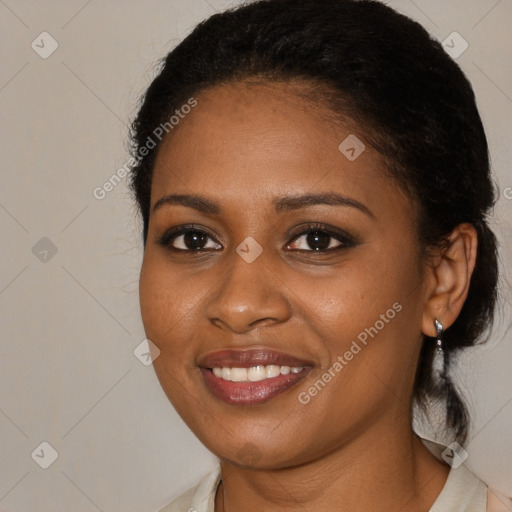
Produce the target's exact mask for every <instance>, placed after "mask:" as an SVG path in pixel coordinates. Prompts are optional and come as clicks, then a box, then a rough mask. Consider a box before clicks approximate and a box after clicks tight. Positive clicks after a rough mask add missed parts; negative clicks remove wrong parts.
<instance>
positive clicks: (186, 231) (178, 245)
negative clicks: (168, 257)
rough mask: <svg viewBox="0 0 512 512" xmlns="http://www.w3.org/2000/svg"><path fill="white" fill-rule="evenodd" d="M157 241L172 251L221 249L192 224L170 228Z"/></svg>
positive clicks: (205, 233)
mask: <svg viewBox="0 0 512 512" xmlns="http://www.w3.org/2000/svg"><path fill="white" fill-rule="evenodd" d="M158 243H159V244H160V245H162V246H163V247H166V248H168V249H171V250H174V251H188V252H200V251H211V250H219V249H222V245H220V244H219V243H218V242H216V241H215V240H214V239H213V238H212V237H211V236H210V235H209V234H208V233H207V232H206V231H204V230H202V229H199V228H195V227H194V226H181V227H179V228H176V229H171V230H170V231H167V232H166V233H164V235H163V236H162V237H161V238H159V240H158Z"/></svg>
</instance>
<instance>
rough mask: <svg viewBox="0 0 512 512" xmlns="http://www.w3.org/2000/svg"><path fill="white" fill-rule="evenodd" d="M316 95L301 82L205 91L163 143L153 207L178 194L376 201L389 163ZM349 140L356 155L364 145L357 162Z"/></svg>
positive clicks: (226, 86)
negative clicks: (310, 195) (317, 194)
mask: <svg viewBox="0 0 512 512" xmlns="http://www.w3.org/2000/svg"><path fill="white" fill-rule="evenodd" d="M310 93H311V89H309V88H308V86H307V84H306V85H304V84H301V83H298V82H295V83H293V82H292V83H281V82H278V83H262V82H252V83H247V82H244V83H233V84H231V83H230V84H223V85H219V86H216V87H212V88H210V89H207V90H205V91H203V92H202V93H201V94H199V95H198V96H197V97H196V98H195V99H196V100H197V106H195V107H194V109H192V111H191V112H190V113H188V114H187V115H186V116H184V118H183V119H182V120H180V123H179V125H178V126H177V127H176V128H175V129H174V130H173V131H172V132H170V134H169V136H168V137H167V138H165V139H164V141H163V143H162V147H161V148H160V150H159V153H158V158H157V161H156V165H155V169H154V176H153V186H152V190H153V193H152V204H154V203H155V202H156V200H158V197H157V196H158V195H161V194H164V193H171V192H174V193H176V192H178V193H191V192H193V193H202V194H207V195H217V196H219V197H222V198H224V199H225V200H226V201H229V200H232V201H233V202H237V203H240V202H241V201H244V202H247V201H251V202H255V201H257V200H259V199H261V200H262V201H263V200H265V199H268V198H269V197H270V196H274V197H275V196H278V195H282V193H283V191H287V192H290V193H295V192H296V193H304V192H310V191H316V190H317V189H318V190H320V189H322V191H325V190H337V191H339V192H342V193H344V194H352V195H357V197H358V199H360V200H361V201H365V200H366V201H374V200H375V197H376V195H378V194H379V193H380V190H379V187H382V186H384V185H385V182H386V181H387V182H389V180H385V178H384V173H382V170H383V166H384V161H383V159H382V158H381V156H380V155H379V153H377V152H376V151H375V150H374V149H373V148H372V147H371V146H370V145H369V144H368V143H367V140H366V139H365V135H364V132H362V130H361V129H358V128H357V126H355V124H354V123H344V122H342V121H340V120H337V119H335V117H334V115H333V112H332V111H331V110H330V109H329V108H328V107H327V106H326V104H325V103H324V102H321V101H314V100H313V99H312V98H311V94H310ZM347 125H349V126H347ZM346 140H348V141H349V142H348V145H349V146H350V145H352V146H354V142H355V144H356V146H354V147H355V150H356V151H357V152H360V151H361V149H362V148H364V150H363V151H362V152H361V153H360V155H359V156H357V158H356V159H349V158H347V155H348V156H351V155H352V156H353V153H352V154H351V153H348V154H347V153H346V151H345V150H346V146H347V144H344V143H343V141H346ZM358 141H359V142H358ZM358 143H359V146H357V144H358ZM340 144H342V150H340ZM349 149H350V148H349ZM387 186H389V183H387ZM394 188H395V189H396V186H394Z"/></svg>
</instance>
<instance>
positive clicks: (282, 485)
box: [215, 427, 450, 512]
mask: <svg viewBox="0 0 512 512" xmlns="http://www.w3.org/2000/svg"><path fill="white" fill-rule="evenodd" d="M395 431H396V428H395ZM389 432H393V430H388V435H387V436H384V435H383V434H382V433H380V435H378V434H379V433H375V429H372V434H373V435H372V436H370V435H362V436H359V437H358V438H357V439H355V440H353V441H352V442H351V443H350V444H348V445H346V446H343V447H341V448H339V449H336V450H334V451H333V452H331V453H330V454H328V455H327V456H324V457H322V458H319V459H317V460H314V461H310V462H308V463H305V464H301V465H297V466H294V467H289V468H284V469H244V468H240V467H237V466H234V465H233V464H231V463H229V462H227V461H221V472H222V482H221V484H220V486H219V488H218V491H217V495H216V499H215V512H232V511H237V510H244V511H246V512H256V511H258V512H260V511H261V510H265V511H269V512H272V511H278V510H279V511H283V510H290V511H291V510H297V509H303V510H333V509H335V510H337V511H339V512H348V511H350V512H367V511H368V510H379V511H380V512H396V511H397V510H404V512H405V511H407V512H420V511H425V510H429V509H430V507H431V506H432V504H433V503H434V502H435V500H436V498H437V497H438V496H439V494H440V492H441V490H442V488H443V486H444V484H445V482H446V478H447V477H448V473H449V469H450V468H449V466H446V465H445V464H442V463H441V462H439V461H438V460H437V459H436V458H435V457H434V456H433V455H432V454H431V453H430V452H429V451H428V450H427V448H425V446H424V445H423V444H422V443H421V441H420V439H419V438H418V437H417V436H416V435H415V434H414V433H413V432H412V431H411V430H410V428H409V427H408V428H407V431H406V432H405V435H401V436H398V435H396V434H395V435H390V434H389Z"/></svg>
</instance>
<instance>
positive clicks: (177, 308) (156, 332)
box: [139, 252, 204, 355]
mask: <svg viewBox="0 0 512 512" xmlns="http://www.w3.org/2000/svg"><path fill="white" fill-rule="evenodd" d="M189 281H190V280H186V279H184V277H183V276H182V275H180V273H179V272H170V271H169V269H168V268H167V265H166V263H165V261H163V260H162V259H161V258H159V257H158V256H157V255H155V254H154V253H151V252H148V253H146V254H145V255H144V261H143V264H142V268H141V274H140V280H139V295H140V307H141V316H142V322H143V324H144V329H145V331H146V335H147V337H148V338H149V339H150V340H152V341H153V342H154V343H155V344H156V345H157V346H158V347H159V348H160V350H161V351H162V352H163V355H165V354H166V353H171V352H172V353H174V352H178V351H179V352H180V353H181V354H183V351H186V349H187V347H189V346H191V344H190V343H186V340H188V339H190V336H191V333H192V332H193V326H194V325H197V322H198V319H197V318H196V316H197V307H194V306H195V305H197V304H198V303H199V302H200V299H201V295H202V294H204V289H202V288H201V287H200V286H196V285H197V282H196V283H193V282H189Z"/></svg>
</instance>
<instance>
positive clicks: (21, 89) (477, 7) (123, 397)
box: [0, 0, 512, 512]
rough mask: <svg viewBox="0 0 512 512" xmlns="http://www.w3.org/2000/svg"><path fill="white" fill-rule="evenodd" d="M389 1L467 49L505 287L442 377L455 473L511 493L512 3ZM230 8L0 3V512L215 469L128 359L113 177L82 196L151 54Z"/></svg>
mask: <svg viewBox="0 0 512 512" xmlns="http://www.w3.org/2000/svg"><path fill="white" fill-rule="evenodd" d="M299 1H300V0H299ZM388 3H389V4H390V5H391V6H393V7H395V8H396V9H398V10H399V11H401V12H403V13H405V14H408V15H409V16H411V17H412V18H414V19H416V20H418V21H419V22H420V23H421V24H423V26H425V27H426V29H427V30H428V31H429V32H430V33H431V34H432V35H433V36H434V37H436V38H437V39H439V40H441V41H443V40H445V39H446V38H447V37H448V36H450V35H451V34H452V33H453V32H457V33H458V34H460V36H461V37H462V38H463V39H464V41H466V42H467V44H468V47H467V49H466V50H465V51H464V52H463V53H462V54H461V55H460V56H458V57H457V58H456V59H457V62H458V63H459V65H460V66H461V67H462V69H463V70H464V71H465V72H466V74H467V75H468V77H469V78H470V80H471V82H472V84H473V87H474V90H475V93H476V96H477V98H478V105H479V108H480V110H481V115H482V118H483V122H484V124H485V128H486V131H487V134H488V139H489V144H490V149H491V155H492V164H493V170H494V172H495V176H496V180H497V184H498V188H499V194H500V198H499V201H498V204H497V208H496V217H495V219H494V221H493V225H494V226H495V229H496V232H497V234H498V237H499V239H500V243H501V255H502V261H503V267H504V272H505V274H507V273H508V276H506V275H505V279H504V281H503V283H504V284H503V286H502V296H503V300H502V302H501V305H500V314H499V319H498V322H497V325H496V329H495V331H494V333H493V334H492V336H491V338H490V341H489V342H488V343H487V344H486V345H484V346H481V347H478V348H476V349H473V350H470V351H469V352H467V353H465V354H464V355H463V356H462V357H461V358H460V360H459V364H458V365H457V367H456V369H455V373H456V379H457V382H458V383H459V384H460V385H461V386H462V387H463V389H464V390H465V396H466V397H467V399H468V402H469V404H470V406H471V411H472V416H473V430H472V433H471V436H470V442H469V444H468V445H467V446H466V450H467V452H468V454H469V456H468V459H467V461H466V464H467V465H468V466H469V467H470V468H471V469H472V470H473V471H474V472H475V473H476V474H477V475H478V476H480V477H481V478H482V479H484V480H485V481H486V482H488V483H489V484H491V485H492V486H494V487H496V488H497V489H499V490H501V492H503V493H505V494H508V495H510V496H512V435H511V430H512V429H511V424H512V386H511V384H512V376H511V371H510V368H511V361H512V343H511V342H512V332H511V329H510V324H511V315H510V306H509V302H508V300H509V296H510V291H509V285H508V284H507V283H508V282H510V271H509V270H508V269H509V268H511V265H510V263H511V261H512V236H511V235H512V226H511V219H512V188H511V187H512V174H511V171H510V161H511V160H512V153H511V147H512V134H511V132H512V130H511V113H512V74H511V67H510V63H511V62H512V58H511V57H512V55H511V54H512V51H511V50H512V38H511V31H510V26H511V22H512V2H511V1H510V0H500V1H498V0H448V1H447V0H429V1H427V0H415V1H412V0H393V1H389V2H388ZM229 5H236V2H235V3H228V2H225V1H224V0H208V1H206V0H145V1H135V0H130V1H122V0H111V1H109V2H101V1H99V0H89V1H87V0H66V1H64V0H47V1H45V2H38V1H36V0H0V39H1V41H2V50H1V52H2V64H1V68H0V69H1V72H0V73H1V75H0V118H1V126H2V131H1V155H2V157H1V158H2V160H1V161H2V169H1V187H0V227H1V235H2V236H1V241H2V243H1V246H0V251H1V254H2V257H1V261H0V311H1V326H0V333H1V348H0V350H1V352H0V433H1V439H0V510H2V511H6V512H7V511H9V512H29V511H30V512H55V511H57V510H72V511H74V512H82V511H83V512H89V511H90V512H94V511H97V510H100V511H104V512H121V511H122V512H135V511H155V510H158V509H159V508H160V507H162V506H163V505H164V504H166V503H168V502H169V501H170V500H171V498H173V497H175V496H177V495H178V494H180V493H181V492H183V491H184V490H185V489H186V488H188V487H189V486H191V485H192V484H194V483H195V482H196V481H197V480H198V479H199V478H200V477H202V476H203V475H204V474H205V473H206V472H207V471H209V470H210V469H211V468H213V467H214V465H215V463H216V460H215V458H214V457H213V456H212V455H211V454H210V453H209V452H208V451H207V450H206V449H205V448H204V447H203V446H202V445H201V444H200V443H199V442H198V441H197V440H196V439H195V437H194V436H193V435H192V433H191V432H190V431H189V430H188V428H187V427H186V426H185V425H184V424H183V422H182V421H181V420H180V418H179V417H178V416H177V414H176V413H175V412H174V410H173V408H172V406H171V405H170V404H169V402H168V400H167V398H166V397H165V395H164V393H163V391H162V390H161V388H160V385H159V383H158V381H157V379H156V376H155V374H154V371H153V368H152V366H151V365H149V366H145V365H144V364H143V363H142V362H141V361H140V360H139V359H138V358H137V357H136V356H135V354H134V350H135V351H136V348H137V347H138V346H139V344H140V343H141V342H142V341H143V340H144V338H145V336H144V331H143V327H142V323H141V320H140V314H139V306H138V290H137V286H138V282H137V281H138V271H139V266H140V262H141V257H142V245H141V241H140V240H141V237H140V221H139V219H138V217H137V213H136V209H135V206H134V203H133V201H132V199H131V197H130V194H129V191H128V189H127V186H126V179H124V180H122V181H121V183H119V184H118V185H117V186H116V187H114V188H113V189H112V190H110V191H109V192H108V193H107V194H106V195H105V197H104V198H103V199H101V200H99V199H96V198H95V197H94V195H93V191H94V190H95V188H97V187H101V186H102V185H103V183H105V181H106V180H108V179H109V178H110V176H112V174H114V173H115V172H116V171H117V169H119V168H120V167H122V166H123V165H124V164H125V162H126V161H127V159H128V154H127V152H126V143H127V133H128V124H129V121H130V120H131V119H132V118H133V116H134V114H135V112H136V106H137V101H138V98H139V96H140V94H141V93H142V92H143V91H144V89H145V87H147V85H148V84H149V83H150V81H151V79H152V78H153V77H154V76H155V72H156V70H157V63H158V59H160V58H162V57H164V56H165V55H166V54H167V52H168V51H169V50H171V49H172V48H173V47H174V46H175V45H176V44H177V43H178V42H179V41H180V40H181V39H182V38H183V37H184V36H186V35H187V34H188V33H189V32H190V30H191V29H192V28H193V26H194V25H195V24H196V23H197V22H199V21H201V20H203V19H204V18H206V17H208V16H209V15H211V14H213V13H214V12H215V11H220V10H222V9H224V8H226V7H228V6H229ZM43 32H45V33H46V34H42V33H43ZM457 41H458V42H457V43H456V44H458V45H460V44H462V45H463V44H464V43H463V42H461V40H460V39H457ZM454 44H455V43H454ZM56 45H58V47H57V46H56ZM54 48H56V49H55V51H53V53H51V51H52V50H53V49H54ZM458 48H459V49H461V48H462V46H458ZM50 53H51V54H50ZM418 428H419V429H420V430H421V429H423V430H422V433H423V434H424V435H425V436H427V437H430V438H432V439H433V438H434V436H433V433H432V432H429V430H428V428H427V427H426V426H422V425H420V426H419V427H418ZM41 443H48V444H42V445H41ZM55 456H56V457H57V458H56V459H55V460H54V461H53V463H52V464H51V465H50V466H49V467H48V468H47V469H44V468H43V467H41V466H42V465H45V464H48V463H49V462H51V461H52V459H53V458H55Z"/></svg>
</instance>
